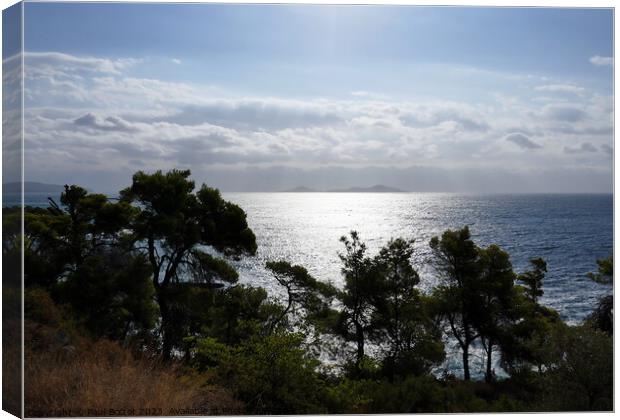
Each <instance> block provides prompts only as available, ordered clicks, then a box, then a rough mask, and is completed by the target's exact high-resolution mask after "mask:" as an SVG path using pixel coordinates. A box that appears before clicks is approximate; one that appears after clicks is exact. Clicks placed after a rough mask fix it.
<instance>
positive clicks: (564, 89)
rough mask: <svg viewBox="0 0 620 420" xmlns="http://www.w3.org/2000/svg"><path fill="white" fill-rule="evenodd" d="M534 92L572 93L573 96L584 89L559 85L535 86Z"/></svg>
mask: <svg viewBox="0 0 620 420" xmlns="http://www.w3.org/2000/svg"><path fill="white" fill-rule="evenodd" d="M534 90H537V91H541V92H559V93H574V94H580V93H583V92H584V91H585V89H584V88H582V87H580V86H576V85H560V84H557V85H543V86H536V87H535V88H534Z"/></svg>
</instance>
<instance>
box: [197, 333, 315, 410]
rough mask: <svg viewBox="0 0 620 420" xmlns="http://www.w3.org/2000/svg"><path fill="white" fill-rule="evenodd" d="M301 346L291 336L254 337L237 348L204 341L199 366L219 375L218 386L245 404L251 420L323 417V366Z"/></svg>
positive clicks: (199, 346) (297, 337)
mask: <svg viewBox="0 0 620 420" xmlns="http://www.w3.org/2000/svg"><path fill="white" fill-rule="evenodd" d="M302 342H303V337H302V336H301V335H298V334H290V333H275V334H272V335H268V336H266V337H252V338H251V339H248V340H245V341H244V342H242V343H241V344H239V345H237V346H234V347H230V346H225V345H223V344H221V343H219V342H217V341H216V340H214V339H201V340H198V342H197V345H196V350H195V352H196V363H197V366H198V367H199V368H200V369H203V370H204V369H207V370H208V369H209V368H211V369H214V371H215V374H216V375H217V378H218V380H219V381H221V382H222V383H223V384H225V385H226V386H227V387H228V388H229V389H231V390H232V391H233V393H234V395H235V397H236V398H239V399H240V400H241V401H243V402H244V403H245V405H246V410H247V411H246V412H247V414H261V415H264V414H271V415H277V414H290V413H296V414H317V413H322V412H324V409H323V406H322V402H321V401H322V399H323V398H324V392H325V391H324V385H323V382H322V381H321V379H320V378H319V377H318V374H317V373H316V367H317V364H318V362H317V361H316V360H315V359H313V358H311V357H309V356H308V355H307V354H306V352H305V351H304V350H303V348H302ZM214 366H215V367H214Z"/></svg>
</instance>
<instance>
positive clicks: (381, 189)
mask: <svg viewBox="0 0 620 420" xmlns="http://www.w3.org/2000/svg"><path fill="white" fill-rule="evenodd" d="M282 192H295V193H312V192H334V193H400V192H406V191H403V190H399V189H398V188H394V187H388V186H386V185H373V186H372V187H351V188H344V189H333V190H315V189H312V188H308V187H305V186H299V187H295V188H292V189H290V190H286V191H282Z"/></svg>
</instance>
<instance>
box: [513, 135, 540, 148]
mask: <svg viewBox="0 0 620 420" xmlns="http://www.w3.org/2000/svg"><path fill="white" fill-rule="evenodd" d="M504 140H506V141H509V142H512V143H514V144H516V145H517V146H519V147H521V148H522V149H540V148H542V146H541V145H540V144H538V143H534V142H533V141H532V140H530V139H529V138H528V137H527V136H526V135H524V134H521V133H511V134H508V135H507V136H506V137H504Z"/></svg>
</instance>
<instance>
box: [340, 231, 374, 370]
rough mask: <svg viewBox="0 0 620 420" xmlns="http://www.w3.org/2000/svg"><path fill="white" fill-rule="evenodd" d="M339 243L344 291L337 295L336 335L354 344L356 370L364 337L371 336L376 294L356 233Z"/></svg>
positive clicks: (369, 264)
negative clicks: (338, 308) (338, 302)
mask: <svg viewBox="0 0 620 420" xmlns="http://www.w3.org/2000/svg"><path fill="white" fill-rule="evenodd" d="M340 241H341V242H342V243H343V244H344V246H345V249H346V252H345V253H344V254H340V255H339V256H340V259H341V261H342V264H343V268H342V274H343V276H344V290H343V291H342V293H340V295H339V300H340V301H341V303H342V306H343V309H342V310H341V311H340V316H339V319H338V324H337V327H336V331H337V333H338V334H339V335H341V336H342V337H343V338H344V339H345V340H347V341H354V342H355V344H356V351H355V365H356V366H358V367H359V365H360V363H361V362H362V360H363V359H364V356H365V354H366V353H365V345H366V340H367V335H369V334H372V333H373V332H374V329H375V326H374V325H373V323H372V321H373V319H372V313H373V308H372V299H373V295H374V293H375V292H377V291H378V289H377V288H376V287H377V282H376V281H375V280H376V279H375V274H376V273H375V272H374V270H375V268H376V267H375V266H374V264H373V261H372V260H371V259H370V258H369V257H367V256H366V245H365V244H364V243H363V242H362V241H361V240H360V238H359V235H358V234H357V232H355V231H353V232H351V238H350V239H349V238H347V237H346V236H343V237H342V238H340Z"/></svg>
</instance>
